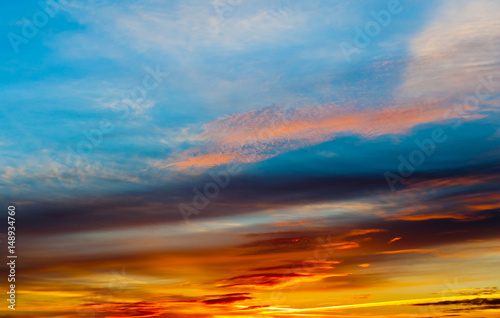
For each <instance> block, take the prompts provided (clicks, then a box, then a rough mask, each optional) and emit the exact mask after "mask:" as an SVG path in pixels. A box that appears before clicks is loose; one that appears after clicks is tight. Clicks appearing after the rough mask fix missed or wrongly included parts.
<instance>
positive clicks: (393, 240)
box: [387, 237, 401, 244]
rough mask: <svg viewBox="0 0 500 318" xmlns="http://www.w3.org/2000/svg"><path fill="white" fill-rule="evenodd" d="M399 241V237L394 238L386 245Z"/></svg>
mask: <svg viewBox="0 0 500 318" xmlns="http://www.w3.org/2000/svg"><path fill="white" fill-rule="evenodd" d="M400 239H401V237H395V238H393V239H392V240H390V241H389V242H387V244H391V243H393V242H396V241H399V240H400Z"/></svg>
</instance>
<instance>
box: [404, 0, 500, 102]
mask: <svg viewBox="0 0 500 318" xmlns="http://www.w3.org/2000/svg"><path fill="white" fill-rule="evenodd" d="M499 15H500V3H498V1H494V0H473V1H471V0H459V1H446V2H445V3H444V4H443V5H441V6H439V7H438V8H436V9H435V10H434V17H433V18H432V20H431V22H430V23H429V24H428V25H427V26H426V27H425V28H424V29H423V30H422V31H421V32H420V33H419V34H418V35H417V36H416V37H415V38H414V39H413V40H412V41H411V43H410V54H411V55H412V61H411V62H410V64H409V65H408V68H407V70H406V75H405V82H404V84H403V85H402V86H401V90H402V91H401V92H400V93H399V94H400V95H401V96H405V97H422V96H426V97H429V96H432V95H439V94H448V95H449V94H454V95H456V94H462V93H464V94H466V93H468V92H474V89H475V88H476V86H477V84H478V83H479V82H478V75H480V74H490V75H491V74H498V63H500V51H499V50H498V47H499V46H500V21H499V20H498V19H497V17H498V16H499Z"/></svg>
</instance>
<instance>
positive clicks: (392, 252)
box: [377, 248, 435, 254]
mask: <svg viewBox="0 0 500 318" xmlns="http://www.w3.org/2000/svg"><path fill="white" fill-rule="evenodd" d="M433 252H435V251H434V250H426V249H419V248H414V249H406V250H396V251H384V252H378V253H377V254H403V253H433Z"/></svg>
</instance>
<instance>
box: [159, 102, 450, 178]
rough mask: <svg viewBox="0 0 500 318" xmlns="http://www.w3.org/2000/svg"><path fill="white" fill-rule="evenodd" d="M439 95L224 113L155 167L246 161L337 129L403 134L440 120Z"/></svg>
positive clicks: (204, 166)
mask: <svg viewBox="0 0 500 318" xmlns="http://www.w3.org/2000/svg"><path fill="white" fill-rule="evenodd" d="M445 104H446V103H445V102H444V101H443V100H436V101H433V102H427V103H419V102H414V103H408V104H401V105H392V106H385V107H382V108H379V109H373V108H371V109H359V108H355V107H353V106H350V105H344V106H340V105H337V104H333V103H331V104H325V105H319V106H306V107H301V108H295V109H285V108H277V107H275V108H266V109H260V110H255V111H250V112H246V113H242V114H236V115H232V116H228V117H225V118H223V119H219V120H216V121H213V122H210V123H208V124H206V125H204V126H203V130H204V132H203V133H201V134H200V135H199V136H198V137H197V138H196V139H198V140H200V141H201V142H203V145H202V146H199V147H195V148H193V149H190V150H188V151H185V152H184V153H181V154H179V155H177V156H176V157H174V158H171V159H170V160H169V161H168V162H157V163H156V164H155V166H156V167H159V168H174V169H177V170H185V169H190V168H195V169H207V168H211V167H215V166H220V165H224V164H229V163H252V162H258V161H261V160H265V159H268V158H272V157H274V156H277V155H279V154H281V153H285V152H288V151H291V150H295V149H299V148H301V147H304V146H308V145H314V144H318V143H321V142H325V141H328V140H332V139H334V138H335V137H337V136H341V135H343V134H357V135H361V136H363V137H365V138H373V137H376V136H380V135H384V134H398V133H405V132H406V131H407V130H409V129H411V128H412V127H414V126H416V125H419V124H422V123H428V122H434V121H440V120H443V114H444V111H445V110H446V107H445Z"/></svg>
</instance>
